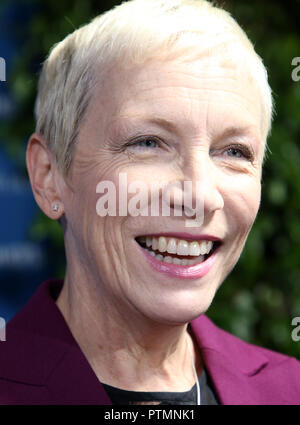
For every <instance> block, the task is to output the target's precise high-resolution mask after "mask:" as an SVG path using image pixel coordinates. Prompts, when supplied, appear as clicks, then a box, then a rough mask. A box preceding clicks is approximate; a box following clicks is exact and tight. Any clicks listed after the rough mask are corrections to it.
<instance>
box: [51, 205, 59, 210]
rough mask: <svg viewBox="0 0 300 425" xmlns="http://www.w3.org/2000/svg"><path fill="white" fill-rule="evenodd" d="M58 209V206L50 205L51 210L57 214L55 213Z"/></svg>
mask: <svg viewBox="0 0 300 425" xmlns="http://www.w3.org/2000/svg"><path fill="white" fill-rule="evenodd" d="M58 209H59V206H58V204H54V205H52V210H53V211H54V212H57V211H58Z"/></svg>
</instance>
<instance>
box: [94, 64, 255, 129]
mask: <svg viewBox="0 0 300 425" xmlns="http://www.w3.org/2000/svg"><path fill="white" fill-rule="evenodd" d="M109 77H110V78H109V80H106V82H105V84H104V85H103V86H102V90H101V95H100V94H99V95H98V96H96V99H95V98H94V101H95V103H94V105H95V106H97V109H98V111H99V109H101V110H102V112H104V114H103V115H102V118H103V119H105V122H106V124H107V125H109V126H110V125H111V124H112V123H118V122H120V123H122V122H123V123H124V122H126V121H127V120H134V121H138V120H140V119H142V120H144V121H145V119H147V117H148V119H149V120H150V119H152V118H153V120H155V121H156V122H158V121H159V120H162V119H165V121H169V122H170V123H173V124H176V126H178V127H182V128H183V127H186V126H187V127H188V128H189V129H191V128H195V130H197V129H199V127H203V123H204V122H205V125H206V126H208V127H211V128H213V127H214V126H218V125H220V122H224V121H225V122H228V125H230V127H232V126H234V125H240V126H248V127H253V128H256V129H257V131H260V130H261V129H262V103H261V101H260V94H259V92H258V90H257V88H256V85H255V84H253V81H252V78H251V76H250V75H249V73H248V72H246V71H245V68H244V69H241V68H240V67H239V66H237V65H236V64H235V63H234V62H233V61H229V60H226V59H225V58H223V57H222V56H211V57H206V58H201V60H198V61H190V62H188V61H185V62H183V61H182V62H179V61H172V62H166V61H164V62H163V61H161V62H159V61H151V62H148V63H147V64H144V65H143V66H132V67H131V68H127V69H123V70H118V72H117V70H115V71H114V72H112V73H111V74H110V76H109ZM101 106H102V107H101ZM103 124H104V122H103Z"/></svg>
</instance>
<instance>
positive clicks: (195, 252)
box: [189, 242, 201, 256]
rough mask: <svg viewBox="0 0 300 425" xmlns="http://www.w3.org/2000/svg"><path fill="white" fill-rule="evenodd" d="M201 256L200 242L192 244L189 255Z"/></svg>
mask: <svg viewBox="0 0 300 425" xmlns="http://www.w3.org/2000/svg"><path fill="white" fill-rule="evenodd" d="M200 254H201V250H200V246H199V244H198V242H192V243H190V245H189V255H195V256H198V255H200Z"/></svg>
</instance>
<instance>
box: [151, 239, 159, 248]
mask: <svg viewBox="0 0 300 425" xmlns="http://www.w3.org/2000/svg"><path fill="white" fill-rule="evenodd" d="M157 248H158V239H157V238H155V237H153V238H152V249H153V251H156V250H157Z"/></svg>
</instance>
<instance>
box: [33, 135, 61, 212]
mask: <svg viewBox="0 0 300 425" xmlns="http://www.w3.org/2000/svg"><path fill="white" fill-rule="evenodd" d="M26 164H27V170H28V174H29V179H30V183H31V187H32V191H33V195H34V198H35V200H36V202H37V204H38V205H39V207H40V208H41V210H42V211H43V212H44V213H45V214H46V215H47V216H48V217H49V218H52V219H53V220H58V219H59V218H60V217H61V216H62V214H63V212H64V206H63V203H62V199H61V194H60V193H59V185H58V184H57V178H58V174H59V173H58V169H57V166H56V163H55V160H54V157H53V155H52V153H51V152H50V150H49V148H48V146H47V144H46V142H45V140H44V139H43V138H42V136H40V135H39V134H37V133H34V134H32V136H31V137H30V139H29V141H28V146H27V151H26Z"/></svg>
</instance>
